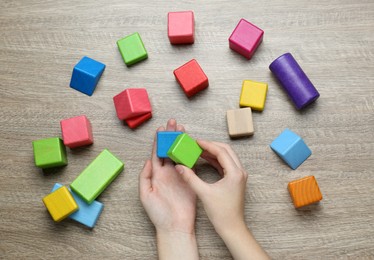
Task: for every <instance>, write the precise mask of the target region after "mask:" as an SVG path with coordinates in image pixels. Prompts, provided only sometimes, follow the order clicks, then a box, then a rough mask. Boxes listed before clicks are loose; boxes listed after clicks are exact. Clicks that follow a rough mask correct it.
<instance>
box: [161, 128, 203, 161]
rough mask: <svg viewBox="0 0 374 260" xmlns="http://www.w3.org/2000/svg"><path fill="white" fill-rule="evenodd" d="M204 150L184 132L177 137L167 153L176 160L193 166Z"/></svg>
mask: <svg viewBox="0 0 374 260" xmlns="http://www.w3.org/2000/svg"><path fill="white" fill-rule="evenodd" d="M202 152H203V150H202V149H201V148H200V146H199V145H198V144H197V142H196V141H195V140H194V139H192V138H191V137H190V136H188V135H187V134H186V133H184V134H181V135H179V136H178V137H177V139H175V141H174V143H173V145H172V146H171V147H170V149H169V151H168V153H167V154H168V156H169V158H170V159H172V160H173V161H174V162H176V163H179V164H183V165H185V166H187V167H189V168H192V167H193V166H194V165H195V163H196V161H197V160H198V159H199V157H200V155H201V153H202Z"/></svg>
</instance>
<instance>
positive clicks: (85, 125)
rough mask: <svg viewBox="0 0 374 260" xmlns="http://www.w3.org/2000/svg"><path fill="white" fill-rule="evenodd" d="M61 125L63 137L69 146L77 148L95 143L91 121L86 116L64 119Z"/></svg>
mask: <svg viewBox="0 0 374 260" xmlns="http://www.w3.org/2000/svg"><path fill="white" fill-rule="evenodd" d="M60 125H61V132H62V139H63V140H64V145H66V146H67V147H69V148H76V147H80V146H85V145H89V144H92V143H93V135H92V127H91V123H90V121H89V120H88V118H87V117H86V116H84V115H82V116H76V117H72V118H68V119H63V120H61V121H60Z"/></svg>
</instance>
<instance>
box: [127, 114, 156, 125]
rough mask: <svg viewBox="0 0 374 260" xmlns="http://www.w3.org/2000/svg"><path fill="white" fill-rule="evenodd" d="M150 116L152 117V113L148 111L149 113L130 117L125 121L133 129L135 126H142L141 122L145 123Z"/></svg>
mask: <svg viewBox="0 0 374 260" xmlns="http://www.w3.org/2000/svg"><path fill="white" fill-rule="evenodd" d="M150 118H152V113H147V114H144V115H141V116H137V117H132V118H129V119H127V120H125V121H126V123H127V125H128V126H129V127H130V128H131V129H134V128H136V127H138V126H140V125H141V124H143V123H144V122H145V121H147V120H148V119H150Z"/></svg>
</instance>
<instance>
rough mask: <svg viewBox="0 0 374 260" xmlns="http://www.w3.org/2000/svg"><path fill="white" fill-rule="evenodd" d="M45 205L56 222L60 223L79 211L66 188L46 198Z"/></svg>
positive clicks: (63, 187) (44, 199)
mask: <svg viewBox="0 0 374 260" xmlns="http://www.w3.org/2000/svg"><path fill="white" fill-rule="evenodd" d="M43 203H44V205H45V206H46V208H47V209H48V211H49V214H51V216H52V218H53V220H54V221H56V222H60V221H61V220H63V219H64V218H66V217H67V216H69V215H70V214H72V213H74V212H75V211H77V210H78V205H77V203H76V202H75V200H74V198H73V196H72V195H71V193H70V191H69V190H68V189H67V188H66V187H65V186H62V187H61V188H59V189H57V190H55V191H54V192H52V193H50V194H48V195H47V196H45V197H44V198H43Z"/></svg>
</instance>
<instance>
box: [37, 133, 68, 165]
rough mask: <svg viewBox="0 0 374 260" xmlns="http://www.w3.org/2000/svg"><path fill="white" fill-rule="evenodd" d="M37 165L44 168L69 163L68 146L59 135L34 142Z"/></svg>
mask: <svg viewBox="0 0 374 260" xmlns="http://www.w3.org/2000/svg"><path fill="white" fill-rule="evenodd" d="M32 146H33V149H34V159H35V165H36V166H37V167H39V168H42V169H47V168H53V167H59V166H65V165H67V164H68V159H67V157H66V148H65V145H64V143H63V142H62V140H61V139H60V138H58V137H53V138H46V139H41V140H36V141H33V142H32Z"/></svg>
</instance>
